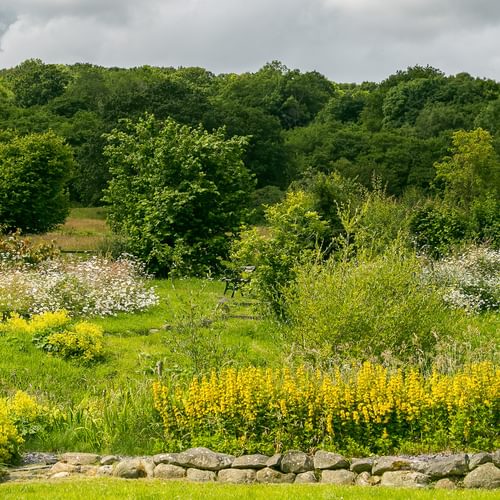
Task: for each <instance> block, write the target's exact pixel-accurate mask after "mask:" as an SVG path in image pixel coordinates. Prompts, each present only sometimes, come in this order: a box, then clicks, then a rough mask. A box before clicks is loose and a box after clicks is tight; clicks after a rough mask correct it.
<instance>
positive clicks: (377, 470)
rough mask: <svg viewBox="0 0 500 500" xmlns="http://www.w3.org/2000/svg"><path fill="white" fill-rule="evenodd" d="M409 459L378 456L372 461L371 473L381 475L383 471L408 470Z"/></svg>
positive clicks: (409, 465) (409, 466)
mask: <svg viewBox="0 0 500 500" xmlns="http://www.w3.org/2000/svg"><path fill="white" fill-rule="evenodd" d="M410 468H411V461H410V460H408V459H405V458H401V457H380V458H377V459H376V460H375V461H374V462H373V467H372V475H374V476H381V475H382V474H383V473H384V472H392V471H399V470H410Z"/></svg>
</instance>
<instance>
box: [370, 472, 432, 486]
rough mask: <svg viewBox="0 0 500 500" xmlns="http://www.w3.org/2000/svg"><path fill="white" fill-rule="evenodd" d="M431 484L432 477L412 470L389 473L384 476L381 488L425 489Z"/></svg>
mask: <svg viewBox="0 0 500 500" xmlns="http://www.w3.org/2000/svg"><path fill="white" fill-rule="evenodd" d="M429 482H430V477H429V476H427V475H426V474H422V473H421V472H415V471H410V470H398V471H387V472H384V473H383V474H382V480H381V481H380V485H381V486H393V487H396V488H423V487H425V486H427V485H428V484H429Z"/></svg>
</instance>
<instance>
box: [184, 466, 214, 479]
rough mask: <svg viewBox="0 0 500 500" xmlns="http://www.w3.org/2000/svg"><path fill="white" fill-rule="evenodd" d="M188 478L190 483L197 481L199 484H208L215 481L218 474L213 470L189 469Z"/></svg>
mask: <svg viewBox="0 0 500 500" xmlns="http://www.w3.org/2000/svg"><path fill="white" fill-rule="evenodd" d="M186 477H187V479H189V481H195V482H197V483H207V482H210V481H215V479H216V478H217V474H216V473H215V472H214V471H211V470H200V469H194V468H191V469H188V470H187V471H186Z"/></svg>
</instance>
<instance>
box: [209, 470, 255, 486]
mask: <svg viewBox="0 0 500 500" xmlns="http://www.w3.org/2000/svg"><path fill="white" fill-rule="evenodd" d="M255 476H256V472H255V469H223V470H221V471H219V474H218V475H217V480H218V481H220V482H222V483H232V484H246V483H255V481H256V478H255Z"/></svg>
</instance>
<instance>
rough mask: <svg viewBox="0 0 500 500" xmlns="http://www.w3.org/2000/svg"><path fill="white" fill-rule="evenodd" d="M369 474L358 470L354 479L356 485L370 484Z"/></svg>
mask: <svg viewBox="0 0 500 500" xmlns="http://www.w3.org/2000/svg"><path fill="white" fill-rule="evenodd" d="M371 477H372V476H371V475H370V473H369V472H367V471H363V472H360V473H359V474H358V476H357V477H356V480H355V481H354V484H355V485H356V486H372V485H373V483H372V482H371V481H370V479H371Z"/></svg>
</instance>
